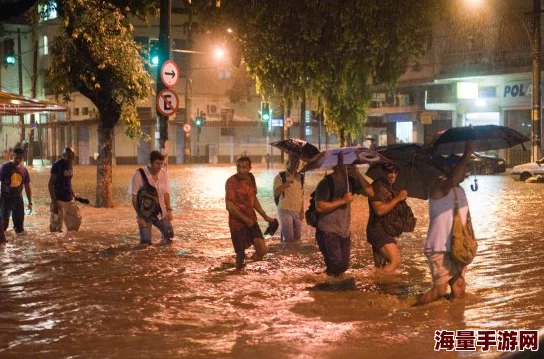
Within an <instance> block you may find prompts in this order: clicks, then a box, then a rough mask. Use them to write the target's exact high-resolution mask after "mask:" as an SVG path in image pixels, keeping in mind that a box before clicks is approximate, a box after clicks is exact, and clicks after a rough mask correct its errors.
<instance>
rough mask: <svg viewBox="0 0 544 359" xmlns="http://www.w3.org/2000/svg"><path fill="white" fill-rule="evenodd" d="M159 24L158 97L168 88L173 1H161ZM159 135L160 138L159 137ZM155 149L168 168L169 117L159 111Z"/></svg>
mask: <svg viewBox="0 0 544 359" xmlns="http://www.w3.org/2000/svg"><path fill="white" fill-rule="evenodd" d="M160 1H161V2H160V23H159V47H158V55H159V63H158V65H157V91H156V92H157V95H158V94H159V93H160V92H161V91H162V90H164V89H165V88H166V86H165V84H163V82H162V79H161V69H162V66H163V64H164V63H165V62H166V61H167V60H170V22H171V20H170V18H171V11H172V0H160ZM157 135H158V136H157ZM155 140H156V142H155V147H156V148H157V149H158V150H159V151H161V153H162V154H163V155H165V161H164V163H165V165H166V166H168V116H165V115H163V114H161V113H159V112H158V111H157V131H156V134H155Z"/></svg>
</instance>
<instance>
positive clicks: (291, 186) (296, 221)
mask: <svg viewBox="0 0 544 359" xmlns="http://www.w3.org/2000/svg"><path fill="white" fill-rule="evenodd" d="M299 162H300V159H299V157H298V156H296V155H289V157H288V159H287V170H286V171H281V172H280V173H279V174H278V175H277V176H276V178H275V179H274V200H275V201H276V205H277V206H278V217H279V218H280V223H281V234H282V238H281V239H282V241H285V242H292V241H297V240H299V239H300V238H301V237H302V219H303V218H304V207H303V206H304V189H303V185H304V175H303V174H300V173H298V172H297V169H298V164H299Z"/></svg>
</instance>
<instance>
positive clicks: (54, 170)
mask: <svg viewBox="0 0 544 359" xmlns="http://www.w3.org/2000/svg"><path fill="white" fill-rule="evenodd" d="M51 174H55V175H57V179H56V180H55V197H56V198H57V200H58V201H63V202H70V201H71V200H72V198H74V192H73V191H72V176H73V175H74V170H73V167H72V165H71V164H70V162H68V160H66V159H64V158H61V159H60V160H58V161H57V162H55V163H53V166H51Z"/></svg>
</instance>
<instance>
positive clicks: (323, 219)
mask: <svg viewBox="0 0 544 359" xmlns="http://www.w3.org/2000/svg"><path fill="white" fill-rule="evenodd" d="M329 176H332V175H329ZM332 178H333V180H334V177H332ZM347 191H348V188H347V182H346V181H336V180H334V193H333V195H332V196H331V194H330V189H329V183H328V180H327V179H326V178H323V179H322V180H321V181H320V182H319V183H318V184H317V187H316V189H315V202H316V203H318V202H321V201H326V202H330V201H334V200H336V199H338V198H342V197H344V195H345V194H346V192H347ZM349 191H350V192H351V193H353V194H361V193H362V186H361V184H360V183H359V181H358V180H356V179H355V178H353V177H351V176H350V177H349ZM350 224H351V204H347V205H343V206H340V207H338V208H337V209H335V210H334V211H332V212H329V213H323V214H320V217H319V222H318V224H317V228H318V229H319V230H320V231H323V232H327V233H335V234H337V235H339V236H340V237H349V235H350Z"/></svg>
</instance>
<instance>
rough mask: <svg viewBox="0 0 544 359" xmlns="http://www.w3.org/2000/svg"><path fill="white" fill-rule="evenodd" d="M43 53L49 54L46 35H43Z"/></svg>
mask: <svg viewBox="0 0 544 359" xmlns="http://www.w3.org/2000/svg"><path fill="white" fill-rule="evenodd" d="M43 54H44V55H48V54H49V39H48V38H47V36H44V37H43Z"/></svg>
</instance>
